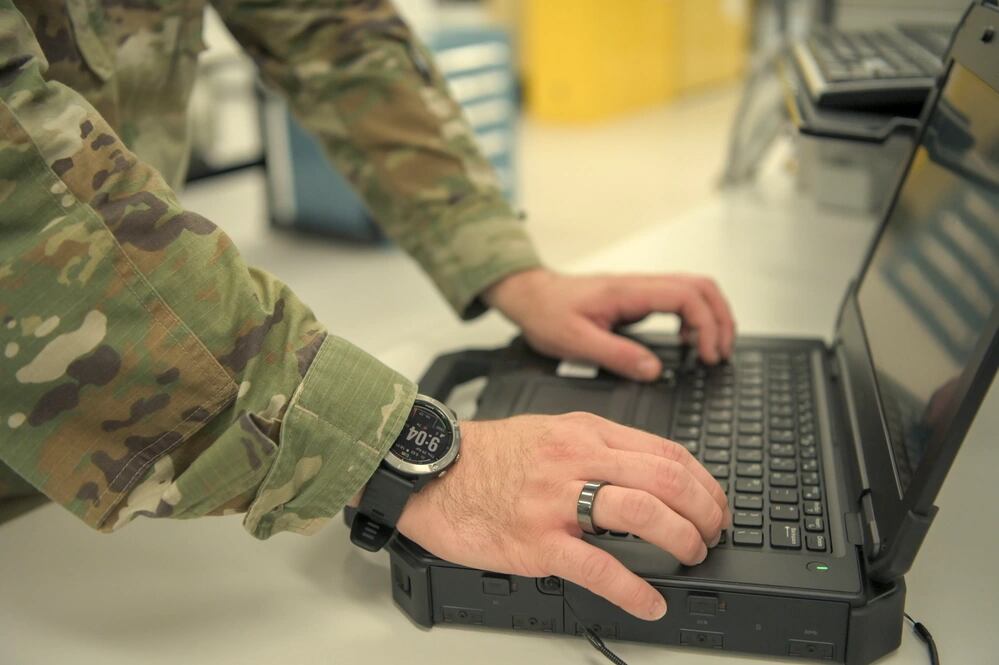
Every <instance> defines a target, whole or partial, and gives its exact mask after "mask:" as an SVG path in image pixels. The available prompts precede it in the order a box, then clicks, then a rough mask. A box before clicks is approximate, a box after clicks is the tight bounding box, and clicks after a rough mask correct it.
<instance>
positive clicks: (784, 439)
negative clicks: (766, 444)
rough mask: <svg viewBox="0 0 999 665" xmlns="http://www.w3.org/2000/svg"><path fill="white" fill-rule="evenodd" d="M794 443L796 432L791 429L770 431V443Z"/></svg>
mask: <svg viewBox="0 0 999 665" xmlns="http://www.w3.org/2000/svg"><path fill="white" fill-rule="evenodd" d="M792 441H794V432H793V431H792V430H789V429H772V430H770V443H791V442H792Z"/></svg>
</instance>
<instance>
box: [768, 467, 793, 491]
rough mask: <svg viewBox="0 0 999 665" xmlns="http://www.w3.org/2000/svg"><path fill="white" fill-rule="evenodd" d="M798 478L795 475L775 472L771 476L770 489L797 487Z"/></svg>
mask: <svg viewBox="0 0 999 665" xmlns="http://www.w3.org/2000/svg"><path fill="white" fill-rule="evenodd" d="M797 486H798V476H796V475H795V474H793V473H783V472H780V471H774V472H773V473H771V474H770V487H797Z"/></svg>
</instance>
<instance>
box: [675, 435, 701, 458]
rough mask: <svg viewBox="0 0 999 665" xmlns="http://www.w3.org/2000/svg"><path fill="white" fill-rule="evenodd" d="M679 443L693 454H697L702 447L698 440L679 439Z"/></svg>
mask: <svg viewBox="0 0 999 665" xmlns="http://www.w3.org/2000/svg"><path fill="white" fill-rule="evenodd" d="M677 443H679V444H680V445H681V446H683V447H684V448H686V449H687V450H689V451H690V452H691V454H692V455H696V454H697V451H698V450H700V449H701V445H700V444H699V443H697V441H691V440H690V439H682V440H681V439H677Z"/></svg>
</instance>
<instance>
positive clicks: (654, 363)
mask: <svg viewBox="0 0 999 665" xmlns="http://www.w3.org/2000/svg"><path fill="white" fill-rule="evenodd" d="M577 341H578V343H579V348H580V349H581V350H580V352H579V355H580V356H582V357H583V359H585V360H589V361H592V362H595V363H597V364H598V365H600V366H601V367H604V368H606V369H608V370H610V371H612V372H614V373H615V374H620V375H621V376H626V377H628V378H629V379H634V380H636V381H653V380H655V379H657V378H659V376H660V375H661V374H662V371H663V366H662V362H660V360H659V358H658V357H657V356H656V355H655V354H654V353H652V352H651V351H649V349H647V348H646V347H644V346H642V345H641V344H639V343H638V342H635V341H633V340H630V339H628V338H626V337H622V336H621V335H617V334H615V333H612V332H610V331H608V330H604V329H603V328H600V327H599V326H597V325H596V324H594V323H590V322H589V321H587V322H586V325H585V326H580V330H579V332H578V335H577Z"/></svg>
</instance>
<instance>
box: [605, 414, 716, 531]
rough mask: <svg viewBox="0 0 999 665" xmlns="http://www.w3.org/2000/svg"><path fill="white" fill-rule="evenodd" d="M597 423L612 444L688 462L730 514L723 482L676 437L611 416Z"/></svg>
mask: <svg viewBox="0 0 999 665" xmlns="http://www.w3.org/2000/svg"><path fill="white" fill-rule="evenodd" d="M597 427H599V429H600V437H601V438H602V439H603V441H604V443H605V444H606V445H607V446H608V447H610V448H614V449H615V450H624V451H630V452H635V453H650V454H652V455H657V456H659V457H663V458H665V459H668V460H671V461H673V462H678V463H680V464H682V465H683V466H685V467H686V468H687V470H688V471H689V472H690V473H691V474H692V475H693V476H694V478H696V479H697V481H698V482H699V483H700V484H701V485H702V486H703V487H704V489H706V490H707V491H708V494H710V495H711V498H712V499H714V501H715V503H717V504H718V507H719V508H721V509H722V511H723V512H725V513H726V515H725V517H726V520H728V518H730V517H731V515H730V514H729V507H728V497H727V496H726V495H725V492H724V491H723V490H722V488H721V485H719V484H718V481H717V480H715V478H714V477H713V476H712V475H711V474H710V473H708V470H707V469H705V468H704V466H703V465H702V464H701V463H700V462H699V461H697V458H696V457H694V456H693V455H691V454H690V451H689V450H687V449H686V448H685V447H684V446H682V445H680V444H679V443H677V442H675V441H670V440H669V439H664V438H663V437H661V436H656V435H655V434H649V433H648V432H643V431H642V430H640V429H635V428H633V427H625V426H624V425H619V424H618V423H615V422H613V421H610V420H601V421H599V424H598V425H597ZM725 526H726V528H727V527H728V526H729V524H728V522H727V521H726V524H725Z"/></svg>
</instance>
